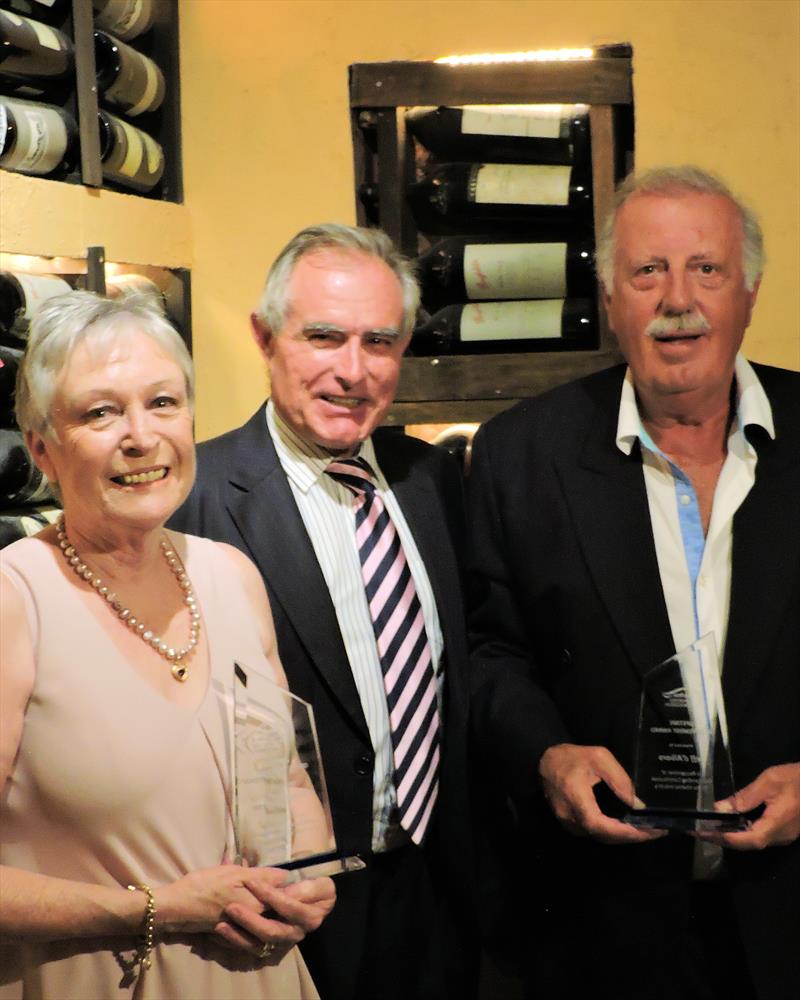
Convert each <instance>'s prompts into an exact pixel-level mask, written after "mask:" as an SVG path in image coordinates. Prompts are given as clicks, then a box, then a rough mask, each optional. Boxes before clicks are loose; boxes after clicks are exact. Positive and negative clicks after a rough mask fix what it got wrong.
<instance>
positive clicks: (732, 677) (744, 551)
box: [722, 435, 800, 728]
mask: <svg viewBox="0 0 800 1000" xmlns="http://www.w3.org/2000/svg"><path fill="white" fill-rule="evenodd" d="M791 446H792V443H791V442H788V444H787V441H786V435H784V439H783V441H781V437H780V435H779V436H778V438H777V439H776V441H774V442H773V441H768V440H764V439H763V438H762V440H761V444H760V446H759V447H758V453H759V455H758V465H757V468H756V481H755V483H754V485H753V488H752V489H751V490H750V493H749V494H748V495H747V497H746V498H745V500H744V502H743V503H742V506H741V507H740V508H739V510H738V511H737V512H736V515H735V517H734V522H733V556H732V564H733V565H732V574H731V600H730V613H729V624H728V634H727V639H726V642H725V666H724V669H723V673H722V682H723V688H724V690H725V704H726V707H727V711H728V721H729V722H730V724H731V728H735V726H736V722H737V720H738V719H740V718H741V717H742V715H743V714H744V713H745V711H746V710H747V706H748V704H749V703H750V701H751V696H752V695H753V693H754V690H755V687H756V685H757V683H758V681H759V678H760V674H761V671H762V670H763V668H764V666H765V665H766V664H767V663H769V661H770V646H771V644H772V642H773V641H774V637H775V636H776V635H777V634H778V630H779V622H780V621H781V619H782V618H783V617H784V616H785V615H786V613H787V602H788V601H789V600H790V599H791V592H792V588H791V578H792V575H793V574H794V573H796V572H797V565H798V563H800V531H798V523H797V518H798V514H797V500H796V498H797V497H798V496H800V457H799V456H797V455H796V454H794V453H792V452H791V450H790V449H791ZM785 666H786V667H787V668H788V667H789V664H786V665H785ZM792 666H796V664H794V665H792Z"/></svg>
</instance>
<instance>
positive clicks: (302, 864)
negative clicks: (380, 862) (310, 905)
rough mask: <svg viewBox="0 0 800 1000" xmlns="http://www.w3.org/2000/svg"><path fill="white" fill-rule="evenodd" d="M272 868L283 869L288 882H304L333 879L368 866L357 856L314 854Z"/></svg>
mask: <svg viewBox="0 0 800 1000" xmlns="http://www.w3.org/2000/svg"><path fill="white" fill-rule="evenodd" d="M271 867H275V868H282V869H283V870H284V871H285V872H288V875H289V877H288V879H287V882H304V881H305V880H306V879H310V878H324V877H328V878H333V877H334V876H335V875H344V874H345V873H346V872H358V871H361V870H362V869H363V868H366V867H367V866H366V863H365V862H364V861H362V860H361V858H359V857H358V855H355V854H353V855H350V856H349V857H342V856H341V855H339V854H314V855H311V856H310V857H308V858H295V859H294V860H293V861H286V862H284V863H283V864H282V865H274V866H271Z"/></svg>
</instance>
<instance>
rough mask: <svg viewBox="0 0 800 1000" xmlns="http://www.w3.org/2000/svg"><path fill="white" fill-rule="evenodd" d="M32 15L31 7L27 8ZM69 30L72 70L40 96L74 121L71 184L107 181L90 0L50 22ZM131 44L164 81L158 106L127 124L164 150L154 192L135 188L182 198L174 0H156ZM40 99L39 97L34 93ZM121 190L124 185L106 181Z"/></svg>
mask: <svg viewBox="0 0 800 1000" xmlns="http://www.w3.org/2000/svg"><path fill="white" fill-rule="evenodd" d="M31 17H35V13H32V14H31ZM54 27H57V28H58V29H59V30H60V31H63V32H64V33H65V34H66V35H68V36H69V37H70V38H71V39H72V41H73V44H74V46H75V75H74V77H73V78H71V79H70V80H69V81H67V82H65V83H64V84H63V85H61V86H58V87H56V88H55V89H54V90H53V91H52V93H48V94H47V95H46V96H44V97H43V98H41V100H42V101H43V102H44V103H46V104H55V105H59V106H61V107H62V108H64V109H65V110H66V111H68V112H69V113H70V114H72V115H73V116H74V117H75V118H76V119H77V122H78V135H79V142H80V160H79V163H78V166H77V167H76V169H75V170H74V171H73V172H72V173H71V174H70V175H69V176H67V177H66V178H65V180H66V182H67V183H69V184H86V185H87V186H89V187H95V188H100V187H105V186H106V185H107V182H106V180H105V179H104V177H103V170H102V164H101V161H100V136H99V132H98V126H97V112H98V106H99V103H98V93H97V77H96V67H95V58H94V29H95V23H94V13H93V8H92V0H72V2H71V7H70V8H69V12H68V13H67V14H66V15H65V17H64V20H63V21H62V22H61V23H60V24H56V25H54ZM126 44H130V45H131V47H132V48H134V49H137V50H138V51H140V52H143V53H144V54H145V55H147V56H150V58H151V59H153V60H154V61H155V62H156V63H157V64H158V66H159V68H160V69H161V71H162V72H163V74H164V79H165V80H166V84H167V93H166V97H165V99H164V103H163V104H162V106H161V107H160V108H159V109H158V111H156V112H153V113H151V114H148V115H146V116H145V117H146V121H143V122H141V123H140V122H139V121H138V120H137V119H134V120H133V121H132V122H131V124H132V125H134V126H136V127H137V128H143V130H144V131H145V132H147V133H148V134H150V135H152V137H153V138H154V139H155V140H156V141H157V142H158V143H159V145H160V146H161V147H162V148H163V150H164V174H163V176H162V178H161V180H160V181H159V183H158V184H157V185H156V187H155V189H154V190H153V191H152V192H148V193H146V194H142V193H138V192H137V197H140V198H157V199H161V200H163V201H174V202H182V201H183V180H182V175H183V170H182V163H181V141H180V136H181V108H180V71H179V39H178V0H159V2H158V3H157V4H156V16H155V20H154V22H153V24H152V26H151V27H150V28H149V29H148V31H147V32H146V33H145V34H143V35H141V36H139V37H138V38H134V39H133V40H132V41H131V42H129V43H126ZM34 100H39V98H34ZM110 111H111V113H112V114H117V115H118V116H120V117H122V118H125V119H126V120H127V118H126V116H125V114H124V112H122V113H120V112H119V110H118V109H117V110H115V109H114V108H110ZM110 186H111V187H113V188H114V189H115V190H119V191H122V192H123V193H124V194H132V193H133V192H132V191H130V190H129V189H128V188H124V187H121V186H117V185H113V184H111V185H110Z"/></svg>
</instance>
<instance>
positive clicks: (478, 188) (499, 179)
mask: <svg viewBox="0 0 800 1000" xmlns="http://www.w3.org/2000/svg"><path fill="white" fill-rule="evenodd" d="M571 169H572V168H571V167H554V166H539V165H536V166H531V165H529V164H527V163H482V164H480V166H478V168H477V176H476V179H475V198H474V200H475V202H476V203H477V204H479V205H484V204H490V205H567V204H568V203H569V176H570V171H571Z"/></svg>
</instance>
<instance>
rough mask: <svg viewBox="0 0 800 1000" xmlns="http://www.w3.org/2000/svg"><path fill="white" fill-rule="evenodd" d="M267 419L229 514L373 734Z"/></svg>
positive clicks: (313, 654)
mask: <svg viewBox="0 0 800 1000" xmlns="http://www.w3.org/2000/svg"><path fill="white" fill-rule="evenodd" d="M263 414H264V411H263V409H262V410H261V411H260V415H261V419H262V423H261V427H260V433H259V435H258V438H259V440H258V446H257V453H256V452H255V451H254V450H253V448H252V446H251V445H252V441H249V442H245V443H244V447H243V448H242V449H240V452H239V455H238V461H236V462H234V464H233V467H232V472H231V475H230V477H229V488H228V491H227V497H226V505H227V507H228V512H229V514H230V516H231V518H232V519H233V522H234V523H235V525H236V527H237V529H238V531H239V533H240V534H241V536H242V538H243V540H244V541H245V543H246V545H247V547H248V550H249V552H250V554H251V557H252V559H253V561H254V562H255V563H256V565H257V566H258V568H259V570H260V571H261V574H262V576H263V577H264V580H265V582H266V583H267V585H268V587H269V589H270V592H271V594H272V595H273V596H274V599H276V600H277V601H278V602H279V604H280V606H281V609H282V610H283V611H284V613H285V614H286V617H287V618H288V619H289V621H290V622H291V624H292V627H293V628H294V630H295V632H296V633H297V635H298V637H299V639H300V642H301V643H302V644H303V646H304V647H305V649H306V651H307V653H308V656H309V659H310V660H311V661H312V662H313V664H314V667H315V669H316V670H318V671H319V672H320V673H321V674H322V676H323V678H324V680H325V683H326V685H327V686H328V688H329V689H330V691H331V693H332V695H333V697H334V698H335V699H336V700H337V701H338V702H339V703H340V704H341V706H342V707H343V709H344V710H345V711H346V712H347V714H348V715H349V716H350V717H351V719H352V720H353V722H354V723H355V724H356V726H358V728H359V729H360V730H361V731H362V732H363V733H364V734H366V733H367V724H366V720H365V719H364V712H363V709H362V707H361V701H360V699H359V696H358V691H357V689H356V686H355V682H354V680H353V674H352V671H351V669H350V663H349V661H348V659H347V654H346V652H345V649H344V644H343V642H342V638H341V633H340V631H339V623H338V621H337V619H336V612H335V610H334V607H333V604H332V602H331V599H330V595H329V593H328V588H327V586H326V584H325V579H324V577H323V575H322V571H321V569H320V567H319V563H318V562H317V557H316V554H315V552H314V548H313V546H312V544H311V540H310V539H309V537H308V533H307V532H306V529H305V525H304V524H303V521H302V518H301V517H300V512H299V511H298V509H297V504H296V503H295V500H294V496H293V495H292V491H291V488H290V486H289V483H288V481H287V479H286V474H285V473H284V471H283V468H282V467H281V465H280V462H279V461H278V457H277V454H276V453H275V447H274V445H273V443H272V439H271V438H270V436H269V433H268V431H267V428H266V420H265V418H264V415H263ZM248 445H250V446H248Z"/></svg>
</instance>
